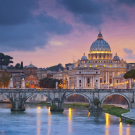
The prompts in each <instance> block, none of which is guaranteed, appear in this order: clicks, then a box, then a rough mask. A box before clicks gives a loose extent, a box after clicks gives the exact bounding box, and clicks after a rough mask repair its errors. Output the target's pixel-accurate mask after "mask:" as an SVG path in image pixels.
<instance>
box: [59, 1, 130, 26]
mask: <svg viewBox="0 0 135 135" xmlns="http://www.w3.org/2000/svg"><path fill="white" fill-rule="evenodd" d="M57 2H58V3H60V4H61V5H63V6H64V7H65V8H66V10H67V11H69V12H71V13H73V15H74V17H75V20H76V22H78V23H80V22H82V23H84V24H86V25H89V26H91V27H94V28H96V27H100V26H101V25H102V24H103V23H104V22H105V21H106V20H110V19H111V20H115V21H116V20H120V19H122V20H124V21H127V20H128V15H127V13H126V11H125V10H124V9H123V8H122V6H121V4H120V2H118V1H117V0H103V1H101V0H85V1H83V0H57Z"/></svg>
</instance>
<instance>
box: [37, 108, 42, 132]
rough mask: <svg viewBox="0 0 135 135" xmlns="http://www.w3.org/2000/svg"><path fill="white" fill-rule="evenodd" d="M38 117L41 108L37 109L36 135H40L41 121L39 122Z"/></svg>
mask: <svg viewBox="0 0 135 135" xmlns="http://www.w3.org/2000/svg"><path fill="white" fill-rule="evenodd" d="M40 115H41V107H39V106H38V107H37V135H40V125H41V121H40Z"/></svg>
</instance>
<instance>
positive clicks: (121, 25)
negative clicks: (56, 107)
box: [0, 0, 135, 68]
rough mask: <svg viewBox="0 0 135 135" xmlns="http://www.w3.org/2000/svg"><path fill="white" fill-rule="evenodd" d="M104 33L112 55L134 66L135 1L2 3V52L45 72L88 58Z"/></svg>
mask: <svg viewBox="0 0 135 135" xmlns="http://www.w3.org/2000/svg"><path fill="white" fill-rule="evenodd" d="M99 30H101V32H102V35H103V38H104V40H106V41H107V42H108V44H109V45H110V47H111V52H112V54H113V56H114V55H115V53H117V54H118V56H119V57H120V59H124V60H126V61H127V62H135V0H102V1H101V0H1V1H0V52H2V53H4V54H6V55H10V56H12V57H13V61H14V65H15V64H16V63H20V62H21V61H23V63H24V66H26V65H29V64H30V63H32V64H33V65H35V66H37V67H38V68H40V67H42V68H46V67H49V66H53V65H57V64H59V63H61V64H63V66H64V64H66V63H72V62H73V59H74V60H75V61H77V60H78V59H81V57H82V55H83V53H85V54H86V56H88V54H89V50H90V46H91V44H92V43H93V42H94V41H95V40H96V39H97V36H98V33H99Z"/></svg>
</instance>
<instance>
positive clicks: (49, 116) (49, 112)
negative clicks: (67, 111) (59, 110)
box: [48, 107, 52, 135]
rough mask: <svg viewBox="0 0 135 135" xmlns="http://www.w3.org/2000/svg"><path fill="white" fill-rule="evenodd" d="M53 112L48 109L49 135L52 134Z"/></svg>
mask: <svg viewBox="0 0 135 135" xmlns="http://www.w3.org/2000/svg"><path fill="white" fill-rule="evenodd" d="M51 120H52V118H51V111H50V107H49V108H48V135H50V132H51Z"/></svg>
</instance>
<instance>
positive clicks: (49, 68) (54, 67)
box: [46, 64, 64, 71]
mask: <svg viewBox="0 0 135 135" xmlns="http://www.w3.org/2000/svg"><path fill="white" fill-rule="evenodd" d="M46 69H47V70H51V71H59V70H61V71H63V70H64V67H63V66H62V64H58V65H55V66H51V67H48V68H46Z"/></svg>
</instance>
